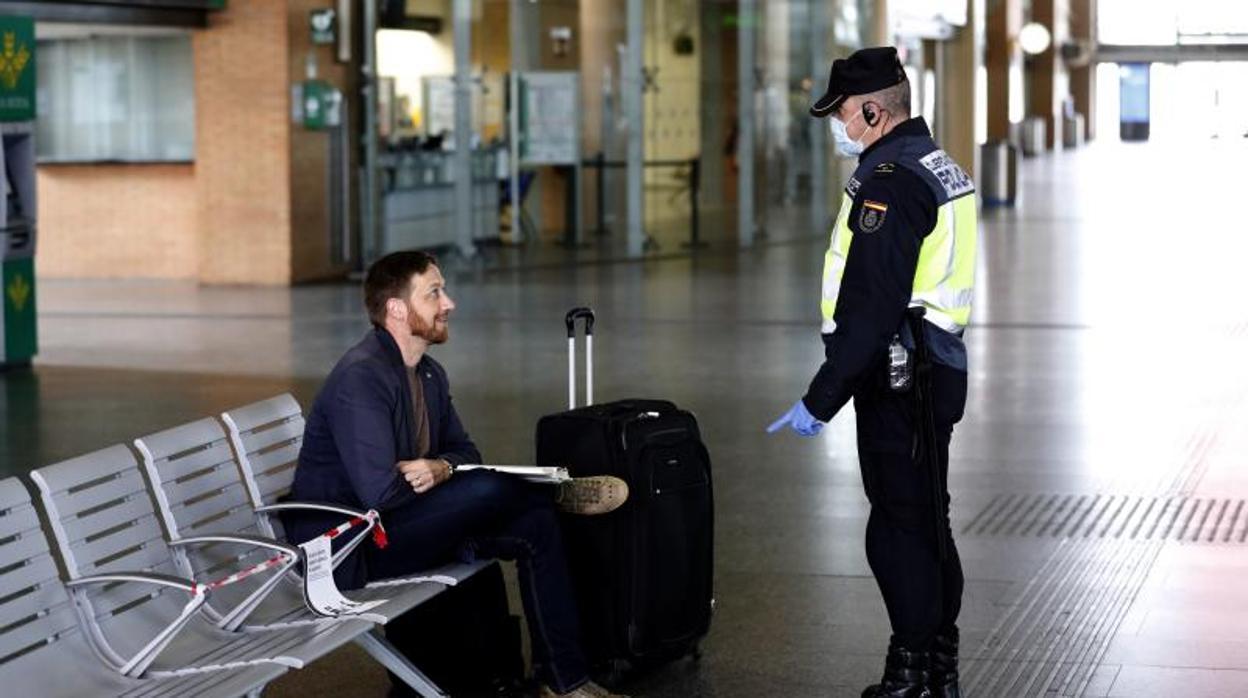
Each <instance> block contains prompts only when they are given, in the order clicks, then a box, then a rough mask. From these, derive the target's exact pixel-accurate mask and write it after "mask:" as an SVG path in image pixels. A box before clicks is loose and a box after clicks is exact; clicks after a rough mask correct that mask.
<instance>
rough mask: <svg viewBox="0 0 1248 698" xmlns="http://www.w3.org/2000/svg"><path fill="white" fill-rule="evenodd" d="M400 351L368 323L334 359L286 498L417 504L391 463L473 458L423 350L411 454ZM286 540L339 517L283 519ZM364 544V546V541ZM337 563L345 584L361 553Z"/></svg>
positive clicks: (356, 574)
mask: <svg viewBox="0 0 1248 698" xmlns="http://www.w3.org/2000/svg"><path fill="white" fill-rule="evenodd" d="M406 371H407V367H406V366H405V365H404V364H403V355H402V353H400V351H399V347H398V344H396V343H395V341H394V338H393V337H391V336H390V333H389V332H387V331H386V330H384V329H378V328H374V329H373V331H372V332H370V333H368V335H366V336H365V337H364V339H362V340H361V341H360V342H359V343H358V344H356V345H355V346H354V347H352V348H351V349H350V350H349V351H348V352H347V353H346V354H345V355H344V356H343V357H342V358H341V359H340V360H339V361H338V364H337V365H336V366H334V370H333V371H332V372H330V374H329V377H328V378H327V379H326V380H325V385H324V386H322V387H321V391H320V393H319V394H317V396H316V401H315V402H314V403H313V405H312V411H311V412H310V413H309V414H308V418H307V424H306V426H305V427H304V432H303V447H302V449H301V450H300V451H299V464H298V466H297V467H296V468H295V482H294V487H293V488H292V490H291V498H292V499H294V500H296V501H305V502H327V503H334V504H342V505H345V506H349V507H353V508H358V509H376V510H378V511H380V512H382V514H383V517H382V520H383V521H384V520H385V517H384V514H385V512H387V511H391V510H394V509H396V508H398V507H402V506H405V505H408V504H413V503H415V502H417V501H418V499H417V496H416V493H415V492H414V491H412V487H411V485H409V484H408V483H407V481H406V480H404V479H403V476H402V475H401V474H400V473H399V471H398V469H397V468H396V467H395V465H396V464H397V463H398V462H399V461H403V460H413V459H416V458H443V459H445V460H446V461H447V462H449V463H451V464H453V465H462V464H464V463H480V462H481V454H480V452H479V451H477V447H476V445H475V444H473V443H472V439H470V438H469V437H468V433H467V432H466V431H464V427H463V424H462V423H461V422H460V421H459V415H457V414H456V413H455V406H454V405H453V404H452V403H451V390H450V381H449V380H448V379H447V377H446V370H445V369H443V368H442V365H441V364H439V363H438V362H437V361H435V360H433V359H432V358H431V357H430V356H429V355H428V354H426V355H425V356H424V357H422V358H421V360H420V363H418V364H416V372H417V376H419V378H420V381H421V384H422V385H423V387H424V391H425V408H426V411H427V412H428V414H429V451H428V452H427V453H417V452H416V433H415V432H416V420H415V419H414V417H413V415H412V395H411V387H410V385H409V384H408V379H407V373H406ZM283 522H284V524H285V525H286V533H287V538H288V539H289V540H291V541H293V542H303V541H305V540H308V539H310V538H313V537H315V536H318V535H321V534H322V533H325V531H327V530H329V529H330V528H332V527H334V526H337V525H338V524H340V523H342V517H341V516H334V515H320V514H288V515H284V516H283ZM366 545H371V543H367V544H366ZM351 558H355V560H351V559H350V558H349V559H348V560H346V561H344V562H343V563H342V565H341V566H340V567H339V574H337V575H335V576H336V577H338V579H339V583H340V584H343V585H344V586H346V587H348V588H351V587H355V586H359V585H362V584H363V583H364V581H365V579H366V570H365V569H364V567H363V564H364V563H363V556H361V555H360V554H359V551H358V550H357V551H356V553H353V554H352V555H351Z"/></svg>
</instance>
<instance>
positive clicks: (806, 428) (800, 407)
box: [767, 400, 823, 436]
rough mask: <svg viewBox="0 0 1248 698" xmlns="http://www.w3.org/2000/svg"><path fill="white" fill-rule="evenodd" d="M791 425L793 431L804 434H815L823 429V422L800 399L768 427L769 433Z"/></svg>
mask: <svg viewBox="0 0 1248 698" xmlns="http://www.w3.org/2000/svg"><path fill="white" fill-rule="evenodd" d="M786 425H787V426H790V427H792V428H793V431H795V432H797V433H798V434H800V435H802V436H815V435H816V434H818V433H819V431H820V430H821V429H823V422H821V421H819V420H818V419H816V418H815V416H814V415H813V414H811V413H810V410H808V409H806V403H804V402H802V401H801V400H798V401H797V403H795V404H794V405H793V406H792V407H790V408H789V411H788V412H785V413H784V416H783V417H781V418H780V419H777V420H776V421H775V422H773V423H772V425H771V426H769V427H767V433H768V434H774V433H776V432H777V431H780V430H781V429H783V428H784V427H785V426H786Z"/></svg>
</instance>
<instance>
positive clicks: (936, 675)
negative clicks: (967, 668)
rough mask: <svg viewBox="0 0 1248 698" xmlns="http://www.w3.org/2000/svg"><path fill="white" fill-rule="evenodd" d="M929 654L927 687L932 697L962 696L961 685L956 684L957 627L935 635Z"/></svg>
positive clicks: (948, 697)
mask: <svg viewBox="0 0 1248 698" xmlns="http://www.w3.org/2000/svg"><path fill="white" fill-rule="evenodd" d="M930 655H931V665H930V677H929V678H928V681H927V687H928V688H929V689H930V690H931V693H932V698H962V687H961V686H959V685H958V629H957V628H954V629H953V631H952V632H950V633H942V634H940V635H937V636H936V639H935V640H933V641H932V651H931V653H930Z"/></svg>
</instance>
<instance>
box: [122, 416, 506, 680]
mask: <svg viewBox="0 0 1248 698" xmlns="http://www.w3.org/2000/svg"><path fill="white" fill-rule="evenodd" d="M284 397H286V398H288V401H284V400H279V401H278V402H276V403H274V402H273V401H265V402H264V403H257V405H251V406H248V407H245V408H241V415H239V416H231V417H227V418H226V419H227V424H231V425H233V426H232V428H237V425H238V424H239V423H240V420H241V423H242V424H244V425H246V426H244V427H243V428H244V429H245V430H246V431H243V432H239V435H238V438H237V440H236V441H234V447H235V449H236V452H237V453H238V454H239V457H238V460H237V461H236V460H235V457H234V455H233V454H232V453H231V450H230V449H231V443H230V440H229V439H227V435H226V433H225V431H224V430H223V429H222V427H221V425H220V423H218V422H217V421H216V420H213V419H201V420H197V421H195V422H191V423H189V424H184V425H181V426H178V427H174V428H172V429H167V430H165V431H161V432H158V433H156V434H150V435H147V436H144V437H141V438H139V439H137V440H135V447H136V448H137V449H138V450H139V453H140V454H141V455H142V460H143V467H144V469H145V471H146V472H147V476H148V480H149V483H150V485H151V487H152V490H153V494H154V496H155V500H156V504H157V510H158V511H159V514H160V516H161V518H162V520H163V522H164V525H165V529H166V530H167V531H168V533H169V537H170V540H171V541H175V542H176V541H178V540H180V539H186V538H189V539H191V540H204V539H205V537H209V538H211V537H222V536H224V537H242V538H244V539H248V540H250V539H253V538H254V537H255V536H256V535H260V536H264V537H265V538H266V539H267V540H273V541H278V540H282V538H283V535H282V533H283V531H282V530H281V524H280V521H278V520H277V517H276V516H271V515H270V514H271V512H273V511H275V510H277V509H281V508H308V507H314V508H317V509H320V510H328V511H331V512H335V513H338V514H341V515H342V517H343V519H344V520H347V519H351V518H353V517H363V516H364V515H365V513H366V512H361V511H356V510H352V509H349V508H345V507H340V506H336V505H323V504H308V503H291V502H286V503H282V504H279V505H276V506H270V505H269V504H266V503H265V499H264V496H265V495H261V494H259V491H260V490H259V487H258V485H257V482H256V479H255V478H248V475H249V474H250V473H251V472H252V471H251V470H250V467H249V466H250V464H251V462H252V460H251V459H249V458H247V459H246V460H245V458H246V456H247V455H248V454H249V451H247V450H246V449H248V447H249V446H250V448H251V449H252V450H251V451H250V455H252V456H253V457H256V458H257V459H258V460H260V462H261V463H262V464H263V465H266V466H267V467H266V468H265V470H264V471H263V472H264V480H263V482H264V483H265V484H266V485H270V487H266V490H267V492H268V496H270V497H273V498H276V497H278V496H280V495H281V494H282V493H283V492H284V491H288V490H289V487H290V482H291V481H292V480H293V475H294V461H295V459H296V458H297V456H298V450H299V444H300V442H301V440H302V436H303V418H302V415H301V414H300V411H299V406H298V404H297V403H295V402H294V400H293V398H289V396H284ZM274 407H280V410H274V409H273V408H274ZM257 408H258V409H257ZM292 410H293V414H291V411H292ZM236 412H237V411H236ZM256 418H259V419H262V420H264V421H263V422H262V423H261V424H258V425H257V424H252V421H253V420H254V419H256ZM274 422H276V424H275V423H274ZM275 470H276V471H277V472H276V473H275V472H273V471H275ZM280 473H284V478H283V477H282V475H281V474H280ZM240 477H241V479H240ZM282 479H284V480H285V482H284V486H283V483H282V482H281V480H282ZM252 488H255V491H256V493H257V494H255V495H254V497H253V494H252ZM255 502H260V504H259V505H256V504H255ZM363 533H364V532H363V531H361V532H360V533H359V534H358V536H357V538H356V540H355V542H356V543H359V542H360V541H363V540H364V539H365V538H366V536H364V535H363ZM364 544H366V545H367V544H369V543H364ZM349 550H350V547H347V548H344V550H343V551H340V552H339V553H337V554H336V558H337V559H338V560H339V561H341V559H342V557H343V556H344V555H345V552H346V551H349ZM265 554H266V553H263V552H258V551H257V552H252V553H251V557H244V555H246V553H245V552H244V553H242V554H240V553H238V552H237V551H236V550H234V549H233V548H228V547H226V546H224V545H206V546H199V545H197V546H193V547H188V546H182V545H178V546H177V547H176V548H175V560H176V561H177V564H178V568H179V571H180V572H181V573H182V574H185V575H188V576H192V577H195V578H212V577H216V576H219V575H221V574H226V573H228V571H229V570H231V569H240V568H242V567H245V566H248V565H251V564H255V563H256V562H259V561H260V560H261V559H262V558H263V556H264V555H265ZM486 564H489V563H488V562H482V563H474V564H455V565H450V566H447V567H444V568H440V569H439V570H436V571H434V572H433V573H430V574H426V575H421V576H418V577H412V578H406V579H403V580H386V581H385V582H382V583H380V584H373V585H369V587H367V588H365V589H361V590H357V591H353V592H348V594H347V595H348V596H349V597H351V598H352V599H354V600H357V601H383V602H384V603H382V604H381V605H379V606H377V607H375V608H372V609H370V610H369V611H368V612H367V614H365V615H364V616H361V617H362V618H366V619H368V620H371V621H374V622H378V623H387V622H389V621H390V620H392V619H394V618H397V617H398V616H400V615H402V614H403V613H405V612H406V611H408V610H410V609H412V608H414V607H416V606H417V605H419V604H421V603H423V602H425V601H427V600H428V599H429V598H431V597H433V596H434V595H436V594H437V593H439V592H441V591H442V590H443V589H444V588H445V587H446V586H447V585H453V584H455V583H458V581H460V580H462V579H465V578H467V577H468V576H470V575H472V574H475V573H476V572H477V571H478V570H480V569H482V568H483V567H484V566H485V565H486ZM291 572H292V573H293V572H294V570H291ZM208 612H209V613H210V614H212V615H213V617H214V618H215V619H216V621H217V623H218V624H219V625H220V626H221V627H222V628H224V629H230V630H235V629H236V630H242V631H245V632H246V631H252V630H262V629H265V628H276V627H282V626H295V625H301V624H306V623H315V622H319V621H318V620H317V619H318V616H316V615H315V614H313V613H312V611H310V610H309V609H308V608H307V606H306V604H305V603H304V595H303V592H302V589H301V579H300V578H299V577H298V576H297V575H295V574H289V575H285V580H284V582H282V581H280V580H277V579H275V578H273V577H269V578H264V579H263V580H261V579H255V580H251V579H248V580H244V581H242V582H240V583H238V584H235V585H231V586H230V587H229V588H227V589H223V590H221V591H220V592H218V593H217V594H216V595H214V600H213V602H212V604H211V607H210V609H209V610H208ZM354 642H356V643H357V644H359V645H360V646H361V648H363V649H364V650H365V651H366V652H368V653H369V654H370V655H371V656H372V657H373V658H374V659H376V660H377V661H378V662H380V663H381V664H382V665H383V666H385V667H386V668H387V669H389V670H390V671H392V672H394V673H395V674H396V675H398V676H399V677H400V679H401V680H403V681H405V682H406V683H407V684H408V685H409V686H411V687H412V688H413V689H414V690H416V691H417V692H419V693H421V694H423V695H442V692H441V691H440V689H438V688H437V687H436V686H435V685H434V684H433V683H432V682H431V681H429V679H428V678H427V677H425V676H424V675H423V674H422V673H421V672H420V671H419V670H418V669H417V668H416V667H414V666H412V665H411V663H410V662H408V661H407V660H406V658H404V657H403V655H402V654H401V653H400V652H398V651H397V650H396V649H395V648H394V647H393V646H392V645H390V643H389V642H388V641H387V640H386V639H385V636H384V634H383V633H382V632H380V630H378V629H376V628H373V629H371V630H370V631H369V632H367V633H365V634H361V635H360V636H358V637H356V638H355V639H354Z"/></svg>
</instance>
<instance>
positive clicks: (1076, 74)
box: [1070, 0, 1097, 141]
mask: <svg viewBox="0 0 1248 698" xmlns="http://www.w3.org/2000/svg"><path fill="white" fill-rule="evenodd" d="M1096 6H1097V0H1071V7H1070V35H1071V38H1072V39H1074V40H1075V41H1078V42H1080V43H1081V44H1083V45H1084V46H1085V47H1086V48H1087V49H1088V52H1089V53H1091V50H1092V47H1093V46H1096ZM1070 93H1071V96H1073V97H1074V98H1075V111H1077V112H1079V113H1080V114H1083V124H1084V131H1083V136H1084V138H1085V139H1087V140H1089V141H1091V140H1092V139H1093V138H1094V137H1095V136H1096V63H1094V62H1093V61H1092V60H1091V58H1090V56H1089V57H1088V60H1087V62H1086V63H1084V64H1083V65H1080V66H1078V67H1076V68H1072V69H1071V71H1070Z"/></svg>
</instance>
